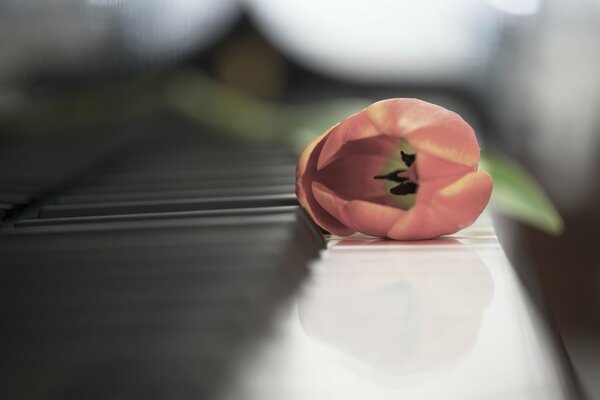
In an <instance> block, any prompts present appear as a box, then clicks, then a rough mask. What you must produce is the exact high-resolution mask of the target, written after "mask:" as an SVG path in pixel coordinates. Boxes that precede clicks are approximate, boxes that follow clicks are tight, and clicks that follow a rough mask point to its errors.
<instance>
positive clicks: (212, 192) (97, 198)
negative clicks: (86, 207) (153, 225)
mask: <svg viewBox="0 0 600 400" xmlns="http://www.w3.org/2000/svg"><path fill="white" fill-rule="evenodd" d="M294 190H295V187H294V185H277V186H265V185H263V186H249V187H235V186H234V187H227V188H207V189H195V190H160V191H148V192H131V191H129V190H128V191H125V192H121V193H111V194H92V195H90V194H79V195H77V194H72V195H69V194H67V195H64V196H60V197H59V198H58V199H57V200H56V203H58V204H85V203H104V202H113V201H138V200H139V201H143V200H155V199H187V198H200V197H232V196H236V197H237V196H248V195H271V194H286V193H294ZM1 198H2V197H1V195H0V200H1Z"/></svg>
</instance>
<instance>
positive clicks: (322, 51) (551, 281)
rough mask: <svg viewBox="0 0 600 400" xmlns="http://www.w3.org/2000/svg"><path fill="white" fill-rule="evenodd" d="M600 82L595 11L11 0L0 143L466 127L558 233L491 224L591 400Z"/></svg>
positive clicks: (542, 3)
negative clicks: (449, 120) (547, 208)
mask: <svg viewBox="0 0 600 400" xmlns="http://www.w3.org/2000/svg"><path fill="white" fill-rule="evenodd" d="M599 71H600V1H598V0H572V1H564V0H562V1H561V0H420V1H410V0H370V1H360V0H319V1H317V0H286V1H278V0H61V1H35V0H0V136H2V137H10V138H12V139H14V138H17V140H22V141H28V140H42V141H51V142H52V141H60V140H64V139H65V137H68V138H69V140H78V138H79V137H81V136H83V135H98V134H102V132H103V131H104V130H107V129H109V128H110V127H111V126H114V125H115V124H119V123H122V122H123V121H127V120H130V119H134V118H144V117H145V116H148V115H151V114H155V113H159V112H162V111H163V110H165V109H168V110H170V111H171V112H176V113H180V114H182V115H184V116H186V118H189V119H190V120H192V121H197V122H198V123H200V124H203V125H210V126H214V127H217V128H219V129H220V130H222V131H224V132H227V133H229V134H231V135H237V136H243V137H245V138H254V139H255V140H264V139H275V140H280V141H283V142H286V143H289V144H290V145H292V146H294V147H295V148H296V149H298V148H300V147H301V146H302V145H303V144H305V143H306V142H307V140H309V139H310V138H311V137H314V135H315V134H317V133H319V132H320V131H321V130H323V129H325V128H327V127H328V126H329V125H331V124H332V123H335V122H336V121H338V120H339V119H341V118H342V117H344V116H346V115H348V114H350V113H352V112H355V111H358V110H359V109H360V108H362V107H363V106H364V105H366V104H368V103H370V102H372V101H374V100H378V99H382V98H387V97H419V98H422V99H425V100H428V101H431V102H434V103H438V104H441V105H444V106H446V107H448V108H450V109H452V110H454V111H457V112H458V113H460V114H461V115H462V116H463V117H464V118H465V119H466V120H467V121H468V122H469V123H470V124H471V125H472V126H473V127H474V128H475V130H476V131H477V133H478V136H479V138H480V140H481V143H482V147H484V148H485V149H486V150H489V151H493V152H496V153H501V154H504V155H506V156H510V157H511V158H513V159H515V160H517V161H518V162H519V163H521V164H522V165H523V166H525V167H526V168H527V169H528V171H529V172H530V173H531V174H532V175H533V176H534V177H535V178H536V179H537V180H538V181H539V182H540V183H541V184H542V186H543V187H544V188H545V189H546V191H547V193H548V195H549V197H550V198H551V199H552V201H553V202H554V203H555V204H556V206H557V208H558V210H559V211H560V213H561V214H562V216H563V217H564V219H565V224H566V225H565V226H566V229H565V231H564V233H563V234H562V235H560V236H551V235H548V234H546V233H543V232H540V231H538V230H535V229H533V228H531V227H527V226H525V225H521V224H519V223H517V222H515V221H512V220H510V219H506V218H505V217H502V216H498V219H497V221H498V226H499V228H500V239H501V241H502V242H503V244H504V247H505V250H506V251H507V253H508V256H509V258H510V259H511V260H512V262H513V263H514V264H515V266H516V267H517V269H518V272H519V274H520V277H521V279H522V280H523V282H524V283H525V286H526V287H527V288H528V289H529V291H530V293H531V294H532V297H533V298H534V300H535V301H536V303H537V305H538V307H539V308H540V309H541V310H542V311H543V312H544V313H545V315H547V317H548V320H549V322H550V324H551V325H552V326H554V327H555V329H556V330H557V332H558V334H559V341H560V342H561V343H562V344H563V345H564V346H565V349H566V351H567V354H568V356H569V357H570V358H571V361H572V362H573V364H574V367H575V370H576V372H577V374H578V378H579V379H580V380H581V383H582V385H583V387H584V389H585V391H586V393H587V394H588V395H589V397H591V398H600V382H599V381H598V380H597V379H595V377H596V376H598V374H599V373H600V254H599V253H598V252H596V251H595V246H596V245H597V242H598V240H599V235H598V233H597V229H598V226H600V207H598V204H600V185H598V178H597V174H598V171H599V170H600V162H599V156H600V135H599V133H600V132H599V131H600V73H599ZM1 144H2V142H0V145H1Z"/></svg>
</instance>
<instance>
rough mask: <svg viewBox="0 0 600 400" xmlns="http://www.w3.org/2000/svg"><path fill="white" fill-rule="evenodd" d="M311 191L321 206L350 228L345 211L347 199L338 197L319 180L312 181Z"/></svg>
mask: <svg viewBox="0 0 600 400" xmlns="http://www.w3.org/2000/svg"><path fill="white" fill-rule="evenodd" d="M312 191H313V194H314V196H315V199H317V201H318V202H319V204H320V205H321V207H323V208H324V209H325V210H326V211H327V212H328V213H329V214H331V215H333V216H334V217H335V218H337V220H338V221H340V222H341V223H342V224H344V225H346V226H347V227H348V228H352V223H351V222H350V218H349V217H348V213H347V211H346V206H347V205H348V201H347V200H344V199H342V198H340V197H339V196H337V195H336V194H335V193H334V192H333V191H332V190H331V189H329V188H328V187H327V186H325V185H323V184H322V183H319V182H313V183H312Z"/></svg>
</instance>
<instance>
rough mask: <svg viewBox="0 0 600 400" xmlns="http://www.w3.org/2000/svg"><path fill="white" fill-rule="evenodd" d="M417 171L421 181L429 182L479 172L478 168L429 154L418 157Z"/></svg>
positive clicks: (425, 153)
mask: <svg viewBox="0 0 600 400" xmlns="http://www.w3.org/2000/svg"><path fill="white" fill-rule="evenodd" d="M416 163H417V171H418V179H419V181H421V182H423V181H429V180H432V179H439V178H443V177H447V176H454V175H457V176H462V175H465V174H468V173H469V172H474V171H476V170H477V166H472V167H467V166H465V165H460V164H455V163H452V162H449V161H446V160H443V159H441V158H438V157H435V156H432V155H431V154H429V153H427V152H420V153H419V154H418V155H417V160H416Z"/></svg>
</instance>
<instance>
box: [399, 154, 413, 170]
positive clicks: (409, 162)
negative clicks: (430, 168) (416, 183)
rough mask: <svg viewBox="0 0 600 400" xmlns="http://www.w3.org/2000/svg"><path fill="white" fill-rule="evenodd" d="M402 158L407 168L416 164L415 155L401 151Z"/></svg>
mask: <svg viewBox="0 0 600 400" xmlns="http://www.w3.org/2000/svg"><path fill="white" fill-rule="evenodd" d="M400 157H402V161H403V162H404V164H406V166H407V167H410V166H411V165H412V163H414V162H415V157H416V155H415V154H406V153H405V152H403V151H402V150H400Z"/></svg>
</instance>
